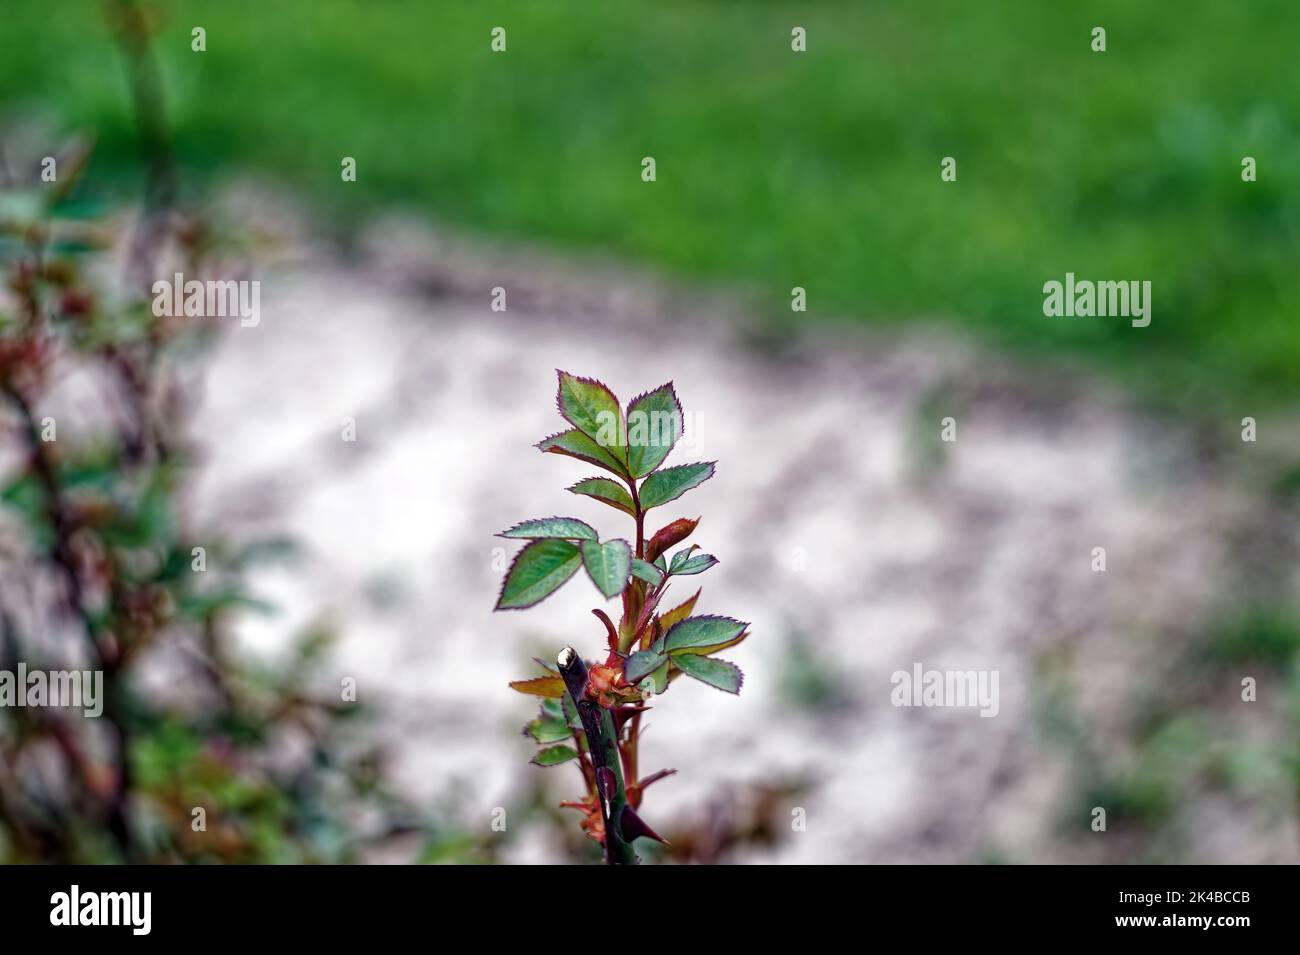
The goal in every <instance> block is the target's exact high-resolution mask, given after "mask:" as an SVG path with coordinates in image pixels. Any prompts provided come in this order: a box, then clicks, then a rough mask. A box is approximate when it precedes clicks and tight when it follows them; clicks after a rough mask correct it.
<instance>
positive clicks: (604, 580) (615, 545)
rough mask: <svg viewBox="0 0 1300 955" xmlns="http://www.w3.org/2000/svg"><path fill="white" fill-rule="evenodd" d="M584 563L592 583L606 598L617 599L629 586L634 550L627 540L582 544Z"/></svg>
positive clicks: (584, 542)
mask: <svg viewBox="0 0 1300 955" xmlns="http://www.w3.org/2000/svg"><path fill="white" fill-rule="evenodd" d="M582 563H583V564H584V565H585V566H586V568H587V573H588V575H590V577H591V582H592V583H593V584H595V585H596V589H597V590H599V591H600V592H601V593H602V594H604V595H605V596H606V597H616V596H618V595H619V594H621V593H622V592H623V588H624V587H626V586H627V578H628V574H630V573H631V572H632V548H631V547H630V546H629V545H628V542H627V541H625V540H612V541H605V543H603V544H599V543H597V542H596V541H583V542H582Z"/></svg>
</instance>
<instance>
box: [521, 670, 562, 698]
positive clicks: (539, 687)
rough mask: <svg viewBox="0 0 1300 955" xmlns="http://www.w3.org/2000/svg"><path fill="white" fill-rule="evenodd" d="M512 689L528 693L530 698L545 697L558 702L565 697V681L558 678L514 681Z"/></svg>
mask: <svg viewBox="0 0 1300 955" xmlns="http://www.w3.org/2000/svg"><path fill="white" fill-rule="evenodd" d="M510 689H512V690H518V691H519V692H520V693H527V694H529V695H530V696H544V697H546V698H548V699H552V700H558V699H561V698H563V696H564V680H563V678H561V677H558V676H539V677H534V678H533V679H531V680H514V681H512V682H511V684H510Z"/></svg>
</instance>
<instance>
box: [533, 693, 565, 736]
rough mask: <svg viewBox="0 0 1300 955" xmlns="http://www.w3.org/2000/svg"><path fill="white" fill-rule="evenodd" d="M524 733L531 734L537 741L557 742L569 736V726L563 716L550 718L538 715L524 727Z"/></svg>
mask: <svg viewBox="0 0 1300 955" xmlns="http://www.w3.org/2000/svg"><path fill="white" fill-rule="evenodd" d="M556 702H558V701H556ZM524 733H526V734H527V735H528V736H531V737H532V738H533V739H534V740H535V741H537V742H538V743H558V742H559V741H560V740H562V739H568V738H569V727H568V724H566V723H565V722H564V719H563V717H561V718H559V719H551V718H549V717H545V716H539V717H538V718H537V719H535V720H533V721H532V722H531V723H529V724H528V725H527V726H525V727H524Z"/></svg>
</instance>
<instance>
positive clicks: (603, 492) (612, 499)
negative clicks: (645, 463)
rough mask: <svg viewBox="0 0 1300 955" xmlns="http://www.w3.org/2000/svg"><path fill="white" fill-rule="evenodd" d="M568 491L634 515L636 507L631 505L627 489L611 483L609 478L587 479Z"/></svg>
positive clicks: (614, 482) (615, 482)
mask: <svg viewBox="0 0 1300 955" xmlns="http://www.w3.org/2000/svg"><path fill="white" fill-rule="evenodd" d="M569 490H570V491H572V492H573V493H574V494H585V495H586V496H587V497H594V498H595V499H596V500H598V501H603V502H604V503H606V504H608V505H609V506H610V507H616V508H618V509H619V510H620V511H623V512H624V513H625V514H632V515H635V514H636V506H635V505H634V504H633V503H632V495H631V494H628V493H627V488H625V487H623V485H621V484H619V483H618V482H617V481H611V480H610V479H609V478H602V477H594V478H587V479H586V480H585V481H579V482H578V483H577V484H575V485H573V486H572V487H571V488H569Z"/></svg>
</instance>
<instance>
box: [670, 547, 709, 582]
mask: <svg viewBox="0 0 1300 955" xmlns="http://www.w3.org/2000/svg"><path fill="white" fill-rule="evenodd" d="M683 553H685V551H681V552H679V553H677V554H674V555H673V562H672V563H671V564H669V565H668V573H670V574H675V575H677V576H678V577H689V576H691V575H692V574H702V573H704V572H705V571H706V570H708V569H709V568H710V567H712V566H713V565H714V564H716V563H717V562H718V558H716V557H714V556H713V555H712V554H696V555H695V556H694V557H687V558H685V559H683V560H680V561H679V560H678V559H677V558H678V557H680V556H681V554H683Z"/></svg>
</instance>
